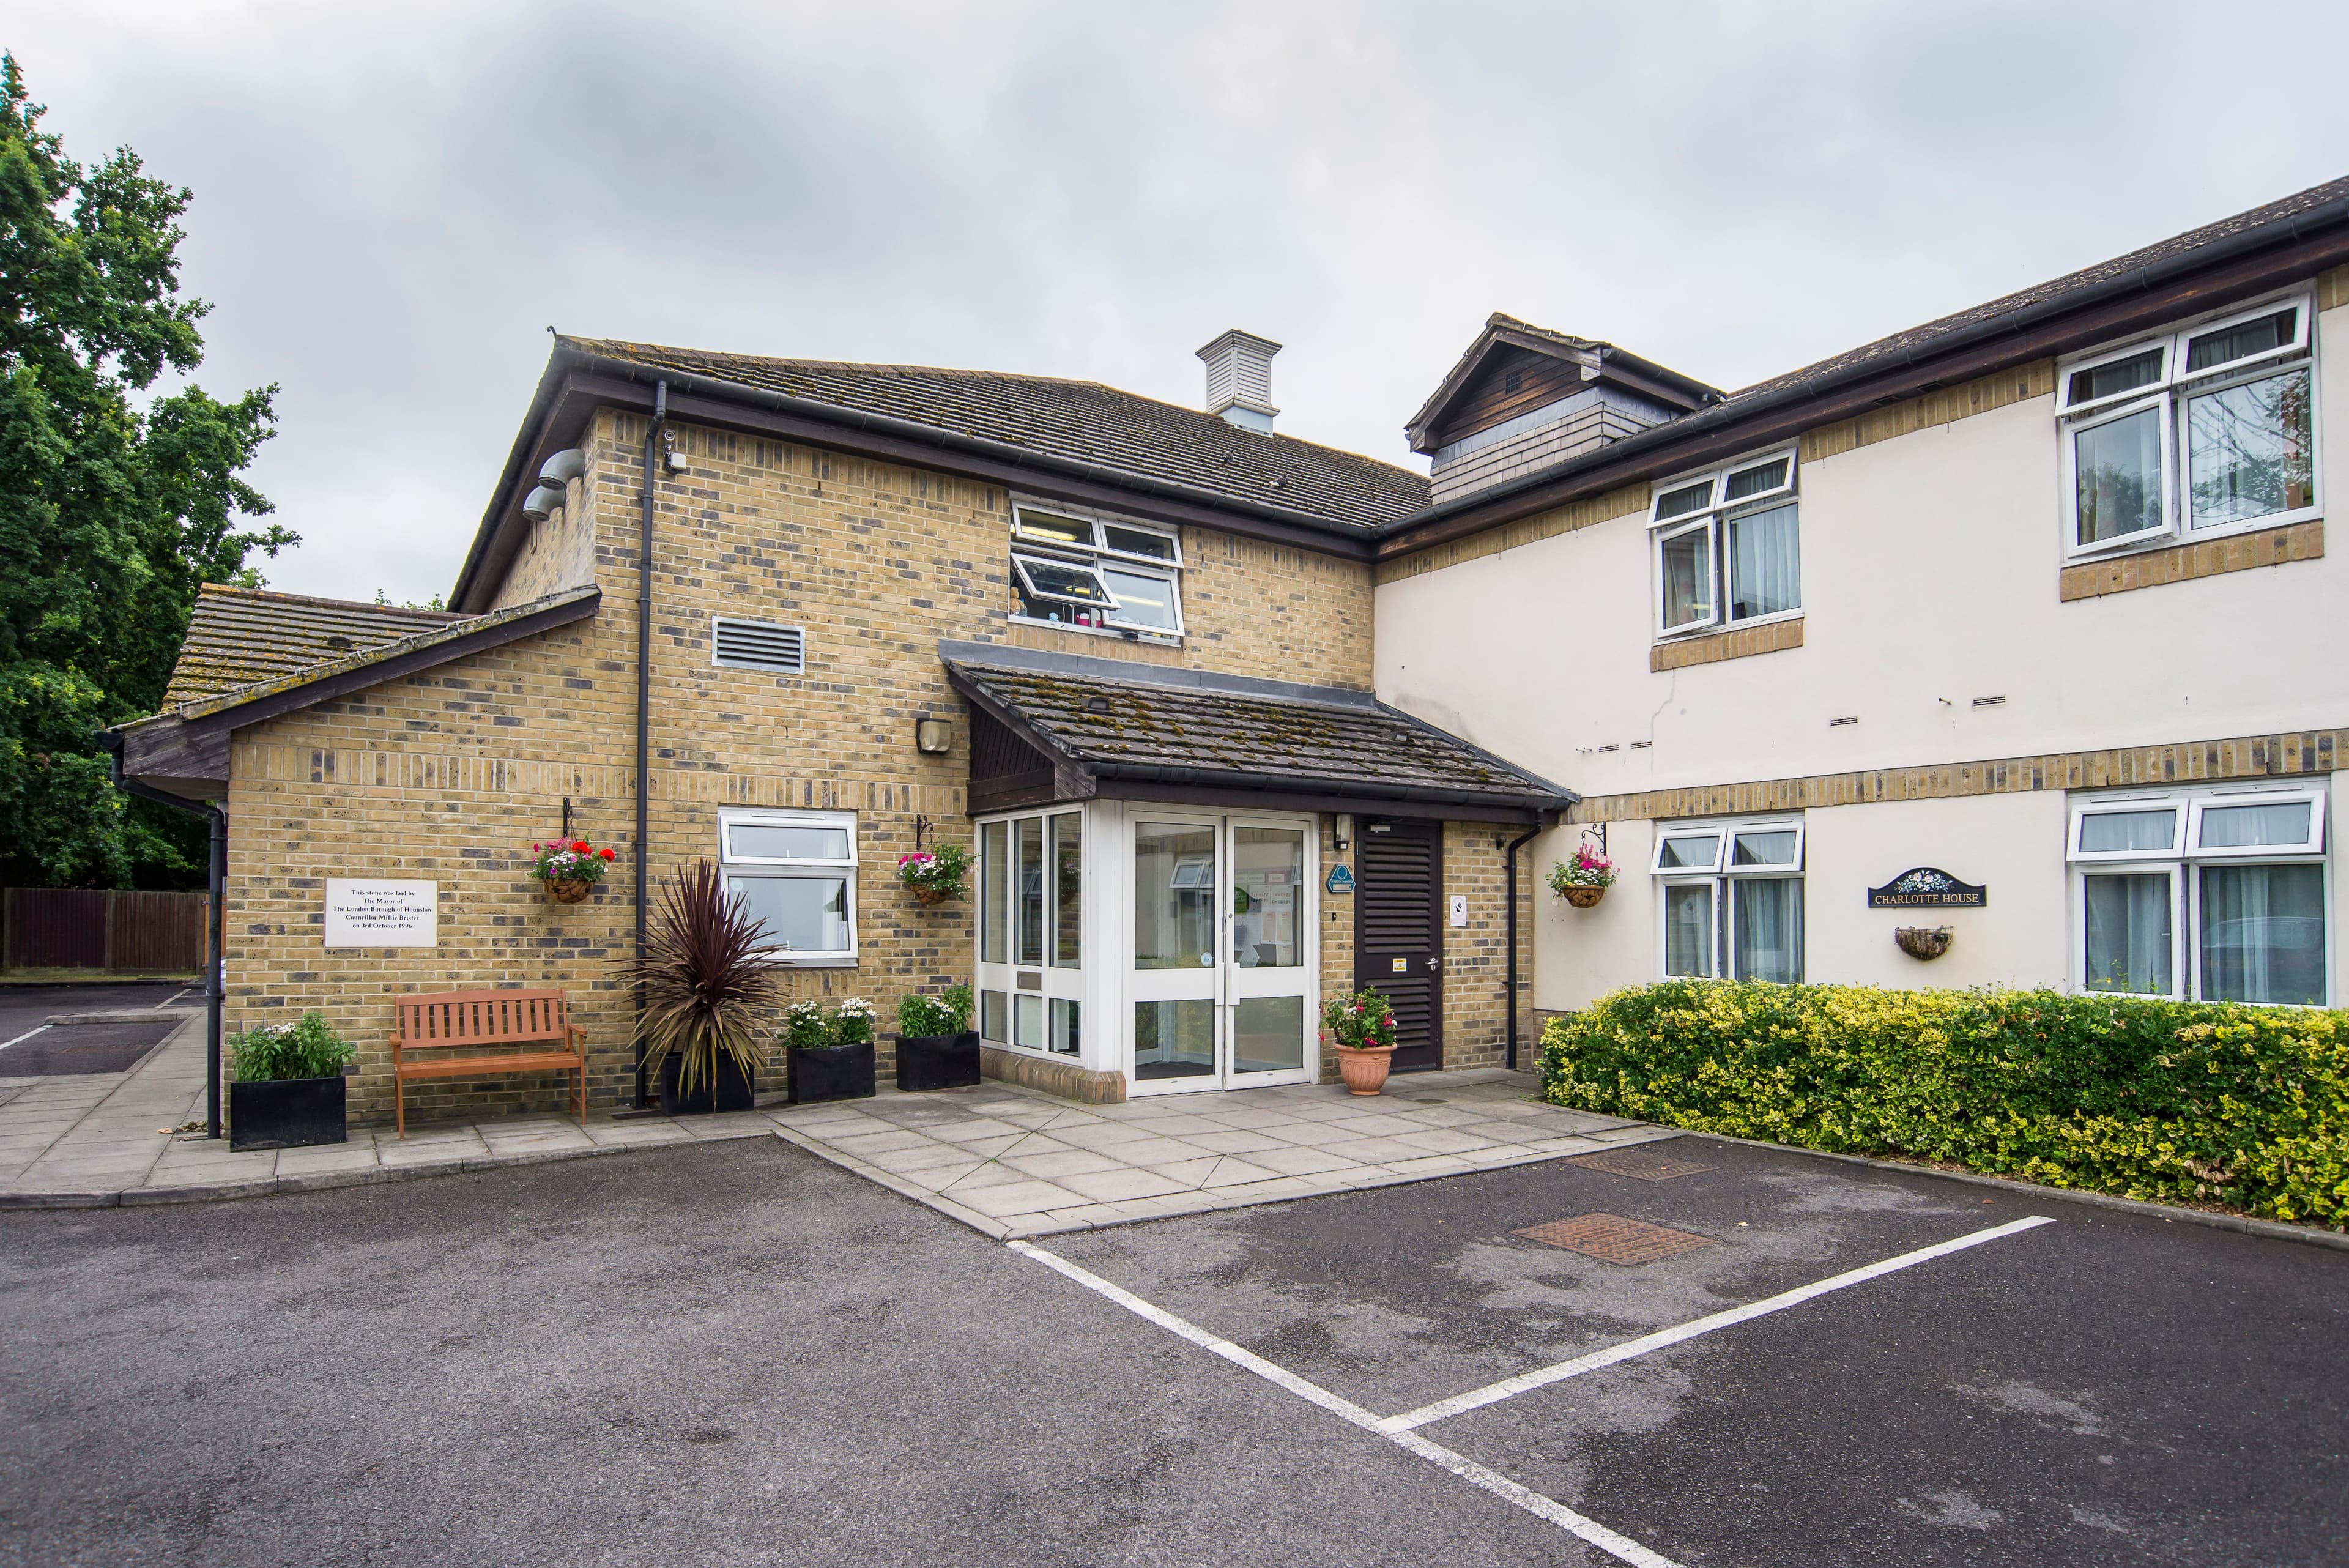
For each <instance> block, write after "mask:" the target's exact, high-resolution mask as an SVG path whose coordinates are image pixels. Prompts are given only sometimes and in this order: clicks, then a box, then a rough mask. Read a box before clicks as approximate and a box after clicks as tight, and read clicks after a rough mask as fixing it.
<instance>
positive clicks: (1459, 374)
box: [1403, 325, 1599, 452]
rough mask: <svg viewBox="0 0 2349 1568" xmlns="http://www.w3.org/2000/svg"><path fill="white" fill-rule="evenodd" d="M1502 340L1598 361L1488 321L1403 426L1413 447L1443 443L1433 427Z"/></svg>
mask: <svg viewBox="0 0 2349 1568" xmlns="http://www.w3.org/2000/svg"><path fill="white" fill-rule="evenodd" d="M1504 344H1506V345H1507V346H1508V347H1510V348H1524V349H1527V350H1530V351H1531V352H1533V353H1536V354H1540V355H1544V356H1547V358H1552V359H1563V360H1565V361H1566V362H1567V363H1568V364H1570V365H1584V366H1588V365H1596V364H1599V356H1597V355H1596V354H1578V353H1577V352H1575V350H1573V349H1571V348H1568V347H1567V346H1566V345H1565V344H1563V343H1552V342H1549V341H1547V340H1546V339H1544V338H1541V337H1536V336H1533V335H1531V334H1529V333H1524V332H1519V331H1516V330H1515V329H1513V328H1511V327H1494V326H1490V325H1487V326H1486V327H1485V330H1484V331H1483V333H1482V334H1480V335H1479V337H1478V338H1477V340H1476V341H1475V343H1472V344H1470V345H1469V347H1468V351H1467V352H1466V353H1465V354H1463V355H1462V356H1461V357H1460V362H1459V363H1458V364H1456V365H1454V367H1453V368H1452V373H1451V374H1450V375H1448V376H1446V377H1444V381H1443V384H1442V385H1441V386H1439V387H1437V388H1436V389H1435V391H1434V392H1433V395H1431V396H1430V397H1429V398H1428V400H1427V401H1426V402H1424V403H1423V404H1421V405H1420V410H1419V412H1418V413H1416V414H1414V415H1413V416H1412V419H1411V422H1410V423H1409V424H1407V425H1405V426H1404V427H1403V434H1404V436H1405V437H1406V438H1407V439H1408V440H1409V441H1410V442H1411V450H1412V451H1413V452H1433V451H1434V450H1435V449H1436V447H1437V446H1439V445H1441V444H1442V443H1441V442H1439V441H1436V440H1435V427H1436V426H1438V425H1440V424H1442V423H1443V422H1444V415H1445V414H1446V413H1447V412H1449V411H1450V410H1451V408H1452V405H1453V404H1454V403H1456V402H1458V401H1459V400H1460V394H1461V393H1462V392H1463V391H1464V390H1466V389H1467V386H1468V383H1469V382H1471V381H1473V380H1475V379H1476V376H1477V374H1478V372H1480V371H1481V370H1483V369H1484V368H1485V360H1487V359H1489V358H1492V357H1493V350H1494V349H1495V348H1500V347H1501V346H1502V345H1504Z"/></svg>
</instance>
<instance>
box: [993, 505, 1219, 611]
mask: <svg viewBox="0 0 2349 1568" xmlns="http://www.w3.org/2000/svg"><path fill="white" fill-rule="evenodd" d="M1011 536H1012V553H1011V573H1012V585H1011V586H1012V597H1013V598H1014V600H1015V601H1016V602H1015V605H1014V614H1015V615H1017V616H1018V618H1020V619H1022V620H1030V621H1041V622H1044V623H1046V624H1048V625H1054V626H1067V627H1081V628H1087V629H1090V630H1096V631H1107V632H1115V633H1121V634H1123V635H1125V636H1128V637H1132V638H1136V639H1150V640H1156V641H1171V640H1173V639H1178V638H1180V637H1181V636H1182V635H1183V593H1182V580H1183V542H1182V540H1181V538H1180V537H1178V536H1177V535H1175V534H1174V532H1173V531H1171V530H1168V529H1161V528H1154V527H1151V526H1149V525H1147V524H1140V523H1130V522H1125V521H1123V520H1121V519H1118V518H1114V517H1098V516H1093V515H1091V514H1085V513H1080V512H1072V511H1069V510H1066V509H1064V508H1061V507H1059V506H1045V505H1031V504H1029V503H1027V502H1024V501H1021V502H1014V503H1013V504H1012V508H1011Z"/></svg>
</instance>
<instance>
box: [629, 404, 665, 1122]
mask: <svg viewBox="0 0 2349 1568" xmlns="http://www.w3.org/2000/svg"><path fill="white" fill-rule="evenodd" d="M667 418H668V383H667V381H659V382H656V383H655V384H654V386H653V417H652V422H651V423H649V424H647V425H646V426H645V514H644V526H643V528H642V530H641V531H640V532H639V533H638V534H637V535H636V962H637V964H638V965H639V966H640V967H641V966H642V965H643V963H644V961H645V951H646V940H645V933H646V921H647V913H648V905H647V893H648V889H647V887H646V884H645V878H646V877H647V876H649V875H650V874H651V869H650V857H649V856H648V855H647V853H646V848H645V835H646V833H647V830H648V828H649V826H650V824H651V820H652V801H651V799H650V797H649V794H648V793H647V792H648V791H649V790H650V788H651V786H652V768H653V751H652V746H653V741H652V735H653V729H652V724H653V710H652V702H653V476H654V469H655V465H656V463H657V459H658V456H659V451H660V437H661V423H662V421H665V420H667ZM644 1024H645V987H644V982H643V981H637V982H636V1031H635V1033H636V1106H637V1107H638V1108H639V1109H641V1108H643V1107H644V1106H646V1105H647V1104H648V1103H649V1101H648V1100H647V1096H646V1084H645V1034H644Z"/></svg>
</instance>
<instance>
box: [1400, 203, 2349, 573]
mask: <svg viewBox="0 0 2349 1568" xmlns="http://www.w3.org/2000/svg"><path fill="white" fill-rule="evenodd" d="M2344 261H2349V230H2343V231H2341V232H2338V233H2335V234H2328V235H2325V236H2323V237H2321V238H2318V239H2314V240H2309V241H2303V242H2302V243H2300V244H2293V245H2291V246H2288V247H2285V248H2283V249H2282V250H2278V251H2272V252H2269V253H2266V254H2261V255H2258V256H2253V257H2251V258H2248V259H2246V260H2243V261H2240V262H2237V263H2234V264H2232V265H2227V266H2223V267H2220V268H2217V269H2215V270H2213V271H2211V272H2208V273H2204V274H2200V275H2196V276H2193V277H2189V278H2182V279H2179V280H2178V281H2177V282H2174V283H2171V284H2168V285H2165V286H2158V287H2156V288H2154V289H2151V290H2148V291H2147V292H2144V293H2140V294H2133V295H2130V296H2127V297H2126V298H2124V299H2118V300H2112V301H2108V302H2106V303H2103V304H2101V305H2091V306H2085V307H2084V308H2083V309H2082V310H2080V311H2077V312H2075V313H2072V314H2069V315H2066V316H2064V317H2062V318H2061V319H2059V320H2055V321H2052V322H2049V323H2046V324H2044V325H2041V326H2036V327H2027V328H2024V329H2022V330H2020V331H2017V332H2015V333H2013V334H2011V335H2009V336H2006V337H1998V338H1995V339H1992V340H1990V341H1987V342H1982V343H1977V344H1972V345H1970V346H1967V347H1965V348H1959V349H1957V350H1955V351H1953V352H1951V353H1949V354H1946V355H1940V356H1936V357H1932V358H1922V359H1912V360H1909V361H1906V362H1903V363H1899V364H1895V365H1891V366H1889V367H1888V368H1886V369H1883V370H1881V371H1878V372H1876V373H1874V374H1868V373H1866V372H1859V373H1856V374H1855V377H1854V379H1852V380H1850V381H1847V382H1843V383H1830V384H1827V385H1823V386H1821V387H1820V388H1819V389H1816V390H1815V391H1812V392H1810V393H1809V394H1808V395H1807V396H1806V395H1804V394H1801V393H1796V394H1795V395H1792V396H1790V397H1788V398H1786V399H1785V400H1782V401H1775V402H1773V403H1772V404H1771V405H1769V406H1768V407H1766V408H1764V409H1757V410H1755V412H1754V414H1753V415H1751V416H1750V417H1741V416H1738V415H1736V414H1732V415H1730V416H1728V417H1726V418H1724V419H1723V420H1722V421H1718V422H1716V423H1713V424H1711V425H1709V426H1708V427H1707V428H1706V429H1705V430H1703V431H1697V432H1691V433H1689V434H1686V435H1681V434H1680V433H1679V432H1678V431H1677V427H1678V425H1679V424H1680V423H1681V421H1673V422H1672V423H1671V424H1664V425H1658V426H1656V427H1655V428H1654V431H1653V432H1652V436H1649V435H1640V436H1630V437H1627V438H1626V439H1625V440H1624V441H1619V442H1616V443H1615V444H1614V445H1612V446H1609V447H1602V448H1600V449H1599V451H1598V452H1594V453H1592V454H1590V456H1589V457H1588V458H1587V459H1583V460H1578V461H1576V462H1573V463H1572V465H1571V467H1570V469H1569V471H1568V472H1564V473H1561V474H1559V475H1557V477H1556V478H1554V479H1550V480H1547V481H1546V482H1537V483H1531V484H1528V485H1527V486H1526V488H1524V489H1521V490H1516V491H1513V492H1511V493H1508V494H1506V495H1502V496H1496V497H1495V498H1493V499H1491V500H1489V501H1486V502H1483V503H1481V504H1471V505H1470V506H1468V507H1466V508H1465V509H1464V510H1462V511H1460V512H1456V513H1454V514H1450V515H1448V516H1444V517H1441V518H1436V519H1433V520H1431V521H1429V522H1426V523H1422V524H1412V523H1409V522H1405V523H1403V524H1399V525H1397V527H1396V530H1395V532H1393V533H1392V534H1390V535H1387V536H1385V537H1383V538H1381V540H1380V541H1379V544H1378V558H1379V559H1381V560H1382V561H1383V560H1390V559H1392V558H1393V557H1394V556H1407V555H1410V554H1412V553H1413V551H1416V550H1424V549H1427V548H1429V547H1431V546H1433V545H1443V544H1448V543H1450V542H1451V541H1452V540H1454V539H1460V538H1465V537H1466V536H1468V535H1472V534H1481V533H1483V532H1484V531H1485V529H1487V528H1497V527H1500V526H1501V525H1503V524H1508V523H1514V522H1516V521H1517V520H1518V519H1519V518H1521V517H1530V516H1533V515H1534V514H1537V513H1541V512H1547V511H1549V510H1550V509H1551V508H1553V507H1557V506H1563V505H1566V504H1568V503H1569V502H1573V501H1579V500H1582V499H1584V498H1585V497H1588V496H1592V495H1603V494H1605V493H1607V492H1608V491H1610V490H1614V489H1618V488H1619V487H1621V486H1622V485H1625V484H1630V483H1636V482H1638V481H1640V480H1643V479H1652V478H1654V477H1655V476H1657V475H1658V474H1662V473H1671V472H1678V471H1680V470H1682V469H1688V468H1701V467H1702V466H1704V465H1705V464H1706V463H1708V462H1722V461H1726V460H1727V459H1730V458H1733V457H1736V456H1738V455H1740V454H1742V453H1744V452H1749V451H1751V450H1753V449H1754V448H1756V447H1762V446H1769V445H1773V444H1776V443H1780V442H1784V441H1791V440H1794V439H1795V438H1797V437H1799V436H1801V435H1802V434H1803V433H1804V432H1805V431H1811V430H1816V429H1817V428H1818V427H1820V426H1822V425H1831V424H1835V423H1837V422H1838V421H1843V420H1847V419H1852V418H1854V417H1856V416H1857V415H1860V414H1864V413H1867V412H1868V411H1869V410H1873V409H1878V408H1881V407H1883V406H1884V405H1886V404H1888V403H1897V402H1899V401H1902V400H1905V399H1908V398H1912V397H1916V396H1918V395H1920V394H1921V393H1924V392H1928V391H1932V390H1935V389H1939V388H1941V387H1945V386H1949V385H1951V384H1952V383H1955V382H1961V381H1970V380H1972V379H1975V378H1976V377H1979V376H1987V375H1992V374H1993V373H1995V372H1997V371H2000V370H2004V369H2013V368H2014V367H2016V366H2018V365H2025V364H2029V363H2030V362H2032V361H2033V360H2034V359H2045V358H2052V357H2054V356H2058V355H2063V354H2067V353H2070V352H2072V351H2074V350H2075V349H2079V348H2089V347H2091V346H2093V345H2095V344H2096V343H2098V342H2100V341H2103V340H2105V339H2106V338H2120V337H2127V336H2128V335H2129V334H2130V333H2133V332H2141V331H2145V330H2147V329H2148V328H2151V327H2158V326H2160V325H2162V324H2163V323H2164V322H2167V321H2170V320H2174V319H2176V318H2177V317H2181V316H2190V315H2193V314H2195V313H2196V312H2197V311H2200V310H2204V309H2217V308H2220V307H2221V306H2225V305H2228V304H2230V303H2231V302H2232V301H2235V300H2238V299H2242V298H2247V297H2249V296H2252V295H2255V294H2259V293H2261V292H2262V291H2264V290H2266V289H2270V288H2275V287H2279V286H2283V285H2286V284H2290V283H2293V282H2297V281H2299V280H2301V279H2302V278H2305V277H2308V276H2310V275H2313V274H2316V273H2320V272H2323V271H2324V270H2326V269H2327V268H2329V267H2333V266H2336V265H2340V264H2341V263H2342V262H2344ZM1687 417H1688V418H1690V419H1702V417H1703V414H1702V411H1700V412H1699V413H1697V414H1693V415H1690V416H1687ZM1627 447H1628V448H1630V449H1631V450H1630V451H1625V450H1624V449H1625V448H1627Z"/></svg>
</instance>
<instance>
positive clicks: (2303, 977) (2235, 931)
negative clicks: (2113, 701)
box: [2067, 784, 2331, 1007]
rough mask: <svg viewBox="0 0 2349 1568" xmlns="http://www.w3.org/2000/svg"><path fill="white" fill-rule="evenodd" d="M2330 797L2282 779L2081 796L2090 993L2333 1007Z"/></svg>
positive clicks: (2078, 856) (2075, 932) (2083, 930)
mask: <svg viewBox="0 0 2349 1568" xmlns="http://www.w3.org/2000/svg"><path fill="white" fill-rule="evenodd" d="M2324 800H2325V796H2324V792H2323V790H2322V789H2302V788H2279V787H2276V786H2273V785H2268V784H2242V785H2233V786H2227V785H2220V786H2214V787H2211V788H2208V789H2201V790H2190V791H2189V790H2178V791H2166V792H2139V793H2137V794H2111V795H2090V796H2085V797H2078V798H2075V801H2074V802H2073V806H2072V826H2071V836H2070V838H2069V840H2068V844H2067V853H2068V857H2069V859H2070V861H2071V863H2072V881H2073V888H2072V894H2073V897H2072V905H2073V909H2074V915H2073V920H2072V947H2073V969H2074V978H2075V981H2077V982H2078V983H2079V985H2080V987H2081V989H2082V990H2084V991H2093V992H2106V993H2110V994H2114V995H2121V996H2155V997H2169V998H2173V999H2180V1000H2182V999H2185V998H2188V997H2193V998H2196V999H2199V1000H2200V1001H2204V1002H2269V1003H2276V1004H2282V1005H2293V1006H2302V1007H2321V1006H2323V1005H2325V1003H2326V1002H2327V1000H2328V998H2329V996H2330V994H2331V976H2330V973H2329V971H2330V967H2331V966H2330V963H2329V957H2328V955H2329V953H2330V951H2331V947H2330V940H2329V938H2328V935H2327V933H2328V931H2329V930H2330V929H2331V919H2330V903H2331V877H2330V876H2329V875H2328V874H2327V869H2326V856H2325V850H2324Z"/></svg>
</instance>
